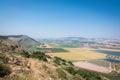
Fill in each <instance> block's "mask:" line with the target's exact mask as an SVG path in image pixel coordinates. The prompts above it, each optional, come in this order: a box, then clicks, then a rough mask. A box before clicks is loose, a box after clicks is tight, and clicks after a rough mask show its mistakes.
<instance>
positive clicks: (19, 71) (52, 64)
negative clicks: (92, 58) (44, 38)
mask: <svg viewBox="0 0 120 80" xmlns="http://www.w3.org/2000/svg"><path fill="white" fill-rule="evenodd" d="M0 80H108V79H107V78H105V77H104V76H101V75H99V74H97V73H96V72H92V71H87V70H83V69H79V68H76V67H74V66H73V64H72V63H71V62H69V61H66V60H64V59H61V58H58V57H52V56H48V55H45V54H44V53H41V52H33V53H28V52H27V51H26V50H24V49H23V48H22V47H20V45H19V44H18V43H16V42H14V41H11V40H3V39H2V40H0Z"/></svg>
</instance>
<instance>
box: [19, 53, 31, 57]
mask: <svg viewBox="0 0 120 80" xmlns="http://www.w3.org/2000/svg"><path fill="white" fill-rule="evenodd" d="M21 55H22V56H23V57H26V58H29V57H30V56H31V55H30V53H28V52H24V53H21Z"/></svg>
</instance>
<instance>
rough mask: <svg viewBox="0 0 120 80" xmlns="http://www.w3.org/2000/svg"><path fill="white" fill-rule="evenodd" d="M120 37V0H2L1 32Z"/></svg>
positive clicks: (50, 35) (56, 36) (6, 33)
mask: <svg viewBox="0 0 120 80" xmlns="http://www.w3.org/2000/svg"><path fill="white" fill-rule="evenodd" d="M21 34H23V35H28V36H31V37H33V38H58V37H88V38H117V39H118V38H119V39H120V0H0V35H21Z"/></svg>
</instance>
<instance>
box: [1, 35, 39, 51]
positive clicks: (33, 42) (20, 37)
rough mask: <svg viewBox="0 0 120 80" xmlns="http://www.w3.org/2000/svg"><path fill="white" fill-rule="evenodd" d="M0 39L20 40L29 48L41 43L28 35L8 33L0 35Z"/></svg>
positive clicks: (23, 45)
mask: <svg viewBox="0 0 120 80" xmlns="http://www.w3.org/2000/svg"><path fill="white" fill-rule="evenodd" d="M0 39H9V40H13V41H16V42H18V43H19V44H20V45H21V46H22V47H24V48H26V49H28V48H30V47H32V46H36V45H39V44H40V43H39V42H37V41H36V40H34V39H33V38H31V37H29V36H26V35H8V36H0Z"/></svg>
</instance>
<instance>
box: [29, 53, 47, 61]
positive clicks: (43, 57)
mask: <svg viewBox="0 0 120 80" xmlns="http://www.w3.org/2000/svg"><path fill="white" fill-rule="evenodd" d="M31 57H33V58H38V59H39V60H43V61H47V56H46V55H45V54H44V53H42V52H33V53H32V55H31Z"/></svg>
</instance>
